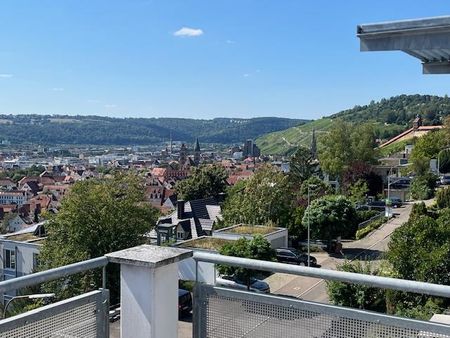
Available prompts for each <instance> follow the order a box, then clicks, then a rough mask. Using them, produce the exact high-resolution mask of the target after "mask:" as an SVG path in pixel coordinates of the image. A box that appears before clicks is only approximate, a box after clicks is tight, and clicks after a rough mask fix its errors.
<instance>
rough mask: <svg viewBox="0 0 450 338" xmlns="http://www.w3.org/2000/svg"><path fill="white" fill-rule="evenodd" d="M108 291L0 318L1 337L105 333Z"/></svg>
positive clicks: (75, 337)
mask: <svg viewBox="0 0 450 338" xmlns="http://www.w3.org/2000/svg"><path fill="white" fill-rule="evenodd" d="M108 324H109V322H108V293H107V291H106V290H102V291H94V292H90V293H87V294H84V295H81V296H78V297H74V298H70V299H67V300H64V301H61V302H58V303H55V304H51V305H48V306H44V307H41V308H38V309H36V310H33V311H29V312H26V313H24V314H21V315H19V316H15V317H12V318H8V319H4V320H2V321H0V338H25V337H36V338H44V337H55V338H56V337H58V338H59V337H65V338H79V337H80V338H81V337H83V338H90V337H92V338H95V337H102V338H103V337H104V338H106V337H108V327H107V326H108Z"/></svg>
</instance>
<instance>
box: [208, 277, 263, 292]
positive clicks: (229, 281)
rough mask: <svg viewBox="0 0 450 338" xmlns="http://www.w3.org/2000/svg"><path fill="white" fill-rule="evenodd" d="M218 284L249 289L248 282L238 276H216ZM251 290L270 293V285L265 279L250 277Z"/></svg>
mask: <svg viewBox="0 0 450 338" xmlns="http://www.w3.org/2000/svg"><path fill="white" fill-rule="evenodd" d="M216 285H218V286H225V287H228V288H233V289H241V290H247V283H246V282H245V281H243V280H241V279H240V278H238V277H237V276H226V275H225V276H220V277H217V278H216ZM249 290H250V291H253V292H261V293H270V286H269V284H267V283H266V282H265V281H263V280H260V279H256V278H253V277H252V278H250V285H249Z"/></svg>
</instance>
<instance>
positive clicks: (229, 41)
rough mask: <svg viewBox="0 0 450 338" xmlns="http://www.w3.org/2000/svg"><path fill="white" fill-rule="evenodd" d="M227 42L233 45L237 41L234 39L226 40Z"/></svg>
mask: <svg viewBox="0 0 450 338" xmlns="http://www.w3.org/2000/svg"><path fill="white" fill-rule="evenodd" d="M225 42H226V43H228V44H230V45H232V44H233V43H236V41H234V40H226V41H225Z"/></svg>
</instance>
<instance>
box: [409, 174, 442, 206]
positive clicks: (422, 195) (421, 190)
mask: <svg viewBox="0 0 450 338" xmlns="http://www.w3.org/2000/svg"><path fill="white" fill-rule="evenodd" d="M436 179H437V178H436V176H435V175H433V174H430V173H427V174H424V175H421V176H417V177H415V178H414V179H413V181H412V183H411V196H412V198H414V199H416V200H427V199H430V198H432V197H433V196H434V189H435V188H436Z"/></svg>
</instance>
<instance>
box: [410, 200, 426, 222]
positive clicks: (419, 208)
mask: <svg viewBox="0 0 450 338" xmlns="http://www.w3.org/2000/svg"><path fill="white" fill-rule="evenodd" d="M427 215H428V210H427V206H426V205H425V203H423V202H420V203H415V204H413V206H412V209H411V213H410V214H409V219H410V220H412V219H414V218H416V217H419V216H427Z"/></svg>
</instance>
